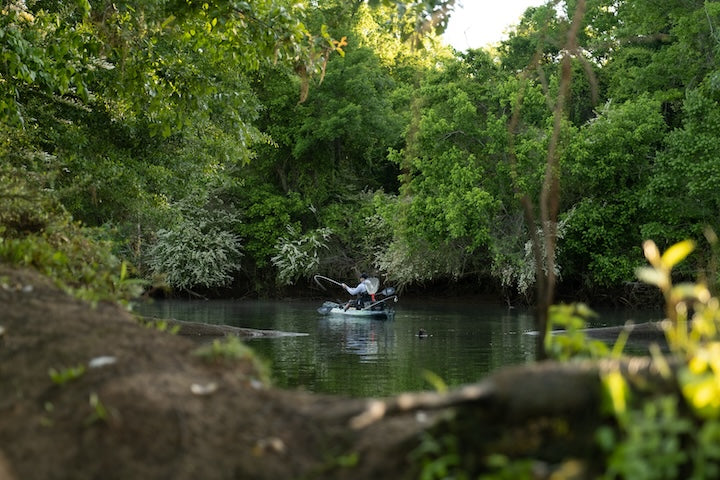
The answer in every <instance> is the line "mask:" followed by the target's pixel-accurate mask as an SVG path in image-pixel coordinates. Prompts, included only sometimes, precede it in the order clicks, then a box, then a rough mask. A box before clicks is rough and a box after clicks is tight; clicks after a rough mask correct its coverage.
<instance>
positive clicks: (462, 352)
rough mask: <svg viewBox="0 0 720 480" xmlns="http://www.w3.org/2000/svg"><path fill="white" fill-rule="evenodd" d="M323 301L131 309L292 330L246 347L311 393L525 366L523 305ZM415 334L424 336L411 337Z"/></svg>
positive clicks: (417, 387)
mask: <svg viewBox="0 0 720 480" xmlns="http://www.w3.org/2000/svg"><path fill="white" fill-rule="evenodd" d="M321 303H322V302H308V301H248V300H243V301H229V300H228V301H225V300H223V301H220V300H212V301H197V300H196V301H177V300H162V301H155V302H152V303H143V304H140V305H136V306H135V309H134V310H135V312H137V313H139V314H141V315H145V316H153V317H159V318H173V319H176V320H184V321H192V322H204V323H213V324H225V325H232V326H236V327H245V328H255V329H264V330H281V331H284V332H296V333H302V334H305V335H303V336H288V337H280V338H255V339H251V340H247V344H248V345H249V346H250V347H252V349H253V350H254V351H255V352H256V353H257V355H258V356H259V357H261V358H262V359H263V360H265V361H266V362H267V363H268V364H269V366H270V371H271V377H272V381H273V384H274V385H275V386H277V387H280V388H291V389H295V388H300V389H305V390H307V391H311V392H316V393H332V394H342V395H350V396H358V397H371V396H388V395H393V394H397V393H400V392H408V391H421V390H432V389H434V388H435V387H436V385H437V384H438V383H437V382H438V381H439V382H441V383H442V384H445V385H447V386H448V387H453V386H458V385H463V384H467V383H473V382H476V381H478V380H480V379H482V378H483V377H484V376H486V375H487V374H488V373H489V372H492V371H494V370H496V369H498V368H500V367H503V366H506V365H515V364H522V363H527V362H531V361H533V359H534V357H535V339H536V337H535V336H533V335H532V331H533V317H532V311H531V310H529V309H522V308H513V309H508V308H507V307H504V306H499V305H487V304H478V303H467V302H451V301H443V302H429V301H428V302H418V301H408V302H403V301H402V299H401V301H400V302H399V303H398V304H397V305H396V306H395V309H396V314H395V317H394V319H392V320H369V319H356V318H349V317H335V316H325V315H320V314H319V313H318V312H317V308H318V307H319V306H320V305H321ZM598 313H599V314H600V316H599V318H598V319H597V320H595V321H594V323H593V324H591V325H590V326H596V327H599V326H612V325H622V324H624V323H625V322H626V321H627V320H633V321H635V322H637V323H639V322H644V321H647V320H648V319H650V318H656V317H657V312H638V311H618V310H613V311H608V312H598ZM420 328H423V329H425V330H426V331H427V333H428V335H429V336H428V337H426V338H421V337H419V336H418V335H417V334H418V331H419V330H420Z"/></svg>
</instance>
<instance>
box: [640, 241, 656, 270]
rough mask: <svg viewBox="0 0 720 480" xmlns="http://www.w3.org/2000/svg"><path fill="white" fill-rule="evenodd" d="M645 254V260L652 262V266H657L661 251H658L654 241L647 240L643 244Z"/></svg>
mask: <svg viewBox="0 0 720 480" xmlns="http://www.w3.org/2000/svg"><path fill="white" fill-rule="evenodd" d="M643 252H644V253H645V258H647V259H648V262H650V264H651V265H655V266H657V264H658V261H659V260H660V250H658V248H657V245H655V242H653V241H652V240H646V241H645V242H643Z"/></svg>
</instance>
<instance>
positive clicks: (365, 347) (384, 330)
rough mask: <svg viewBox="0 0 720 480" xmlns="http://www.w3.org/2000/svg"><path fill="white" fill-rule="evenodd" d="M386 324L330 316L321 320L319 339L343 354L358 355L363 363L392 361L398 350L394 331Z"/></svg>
mask: <svg viewBox="0 0 720 480" xmlns="http://www.w3.org/2000/svg"><path fill="white" fill-rule="evenodd" d="M389 325H390V322H388V321H386V320H373V319H362V318H352V317H340V316H327V317H322V318H320V320H318V335H320V336H325V337H326V338H327V339H328V341H329V342H330V343H335V344H336V345H337V346H338V350H339V351H340V352H343V353H351V354H354V355H357V356H358V357H359V359H360V361H361V362H376V361H378V360H379V359H380V358H381V357H388V356H390V355H391V354H392V351H393V348H394V344H393V343H394V339H393V336H394V329H393V328H389Z"/></svg>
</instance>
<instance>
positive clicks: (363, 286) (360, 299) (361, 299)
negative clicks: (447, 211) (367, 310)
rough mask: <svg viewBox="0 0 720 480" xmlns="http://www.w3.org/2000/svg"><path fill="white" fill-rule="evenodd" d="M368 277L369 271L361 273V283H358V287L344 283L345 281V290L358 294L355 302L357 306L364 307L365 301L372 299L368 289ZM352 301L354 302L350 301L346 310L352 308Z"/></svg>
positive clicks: (343, 285)
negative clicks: (351, 286)
mask: <svg viewBox="0 0 720 480" xmlns="http://www.w3.org/2000/svg"><path fill="white" fill-rule="evenodd" d="M367 279H368V275H367V273H362V274H360V283H358V285H357V287H355V288H350V287H349V286H347V285H346V284H344V283H343V284H342V287H343V288H344V289H345V290H347V292H348V293H349V294H350V295H357V300H356V303H355V305H356V306H357V308H363V306H364V304H365V302H367V301H370V300H371V298H370V294H369V293H368V289H367ZM351 303H352V302H348V303H347V304H346V305H345V310H347V309H348V308H350V304H351Z"/></svg>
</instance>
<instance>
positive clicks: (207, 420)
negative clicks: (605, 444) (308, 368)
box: [0, 267, 673, 480]
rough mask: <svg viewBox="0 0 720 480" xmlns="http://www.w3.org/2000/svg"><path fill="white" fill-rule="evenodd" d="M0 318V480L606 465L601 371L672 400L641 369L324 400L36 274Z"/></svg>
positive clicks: (551, 367) (627, 365)
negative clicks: (524, 462) (424, 465)
mask: <svg viewBox="0 0 720 480" xmlns="http://www.w3.org/2000/svg"><path fill="white" fill-rule="evenodd" d="M0 312H2V316H0V329H1V330H2V331H3V332H4V333H3V334H2V336H1V337H0V478H2V479H3V480H5V479H7V480H35V479H38V480H40V479H42V480H52V479H66V478H77V479H90V478H104V479H127V478H143V479H165V478H173V479H179V480H184V479H198V478H202V479H234V478H253V479H260V480H262V479H279V478H282V479H294V478H313V479H371V478H372V479H379V478H388V479H389V478H392V479H402V478H408V479H409V478H418V473H419V470H420V468H421V465H420V464H419V463H418V461H417V455H416V454H417V452H418V449H419V447H420V446H421V445H422V443H423V441H425V440H426V439H427V438H428V437H427V435H432V436H434V437H436V438H442V437H443V436H446V435H448V434H450V435H452V436H453V437H454V438H455V439H456V444H457V450H458V454H459V455H460V456H461V458H462V461H461V463H462V465H463V467H464V468H466V469H467V470H468V471H469V472H472V473H478V472H482V471H483V468H484V459H485V458H486V457H487V456H488V455H490V454H493V453H500V454H503V455H506V456H508V457H511V458H514V457H523V456H530V457H533V458H537V459H539V460H540V461H544V462H546V463H547V464H548V465H552V464H554V463H556V462H559V461H560V460H562V459H564V458H568V457H575V458H581V459H591V458H597V455H595V454H596V452H595V451H594V447H593V435H592V433H593V431H594V429H595V428H597V426H598V425H600V424H602V423H603V422H606V421H608V419H607V418H604V417H602V416H601V415H600V413H599V412H600V408H599V407H600V405H599V398H600V380H599V379H600V376H601V374H602V373H603V372H607V371H611V370H612V369H618V368H619V369H621V370H622V372H623V373H624V375H625V376H626V378H628V379H629V380H630V381H631V383H632V384H633V385H634V386H635V387H636V388H637V389H639V390H640V389H643V388H647V386H648V385H652V388H653V389H654V390H657V389H658V388H660V389H667V390H671V389H672V388H673V382H672V381H671V380H666V379H665V378H664V377H662V376H660V375H658V374H657V372H655V371H654V370H653V368H652V365H651V364H650V363H649V362H648V361H647V360H646V359H636V360H633V361H630V362H610V361H607V362H598V363H578V364H556V363H542V364H536V365H530V366H523V367H513V368H507V369H503V370H501V371H499V372H497V373H495V374H494V375H491V376H490V377H488V378H487V379H486V380H484V381H482V382H480V383H478V384H475V385H468V386H465V387H462V388H459V389H456V390H453V391H451V392H448V393H444V394H440V393H414V394H403V395H398V396H394V397H392V398H385V399H352V398H345V397H338V396H328V395H313V394H309V393H306V392H300V391H283V390H278V389H273V388H271V387H267V386H263V385H261V383H260V382H259V381H258V376H257V372H256V371H254V370H253V368H252V364H251V363H250V362H227V361H224V360H222V359H216V360H214V361H210V362H208V361H207V359H205V360H203V359H202V358H199V357H198V356H197V355H195V352H196V350H197V348H198V345H197V342H193V341H191V340H189V339H187V338H184V337H181V336H177V335H170V334H168V333H166V332H160V331H157V330H156V329H152V328H147V327H146V326H142V325H139V324H138V322H137V321H136V319H134V318H133V317H132V316H131V315H130V314H129V313H128V312H126V311H124V310H122V309H121V308H119V307H117V306H115V305H109V304H100V305H97V306H96V307H94V308H93V307H91V306H89V305H87V304H85V303H83V302H80V301H78V300H76V299H73V298H71V297H69V296H67V295H65V294H64V293H63V292H61V291H60V290H59V289H57V288H55V287H54V286H53V285H52V284H51V283H50V282H49V281H48V280H47V279H45V278H44V277H41V276H39V275H37V274H35V273H33V272H30V271H18V270H13V269H9V268H3V267H0ZM232 333H233V334H236V333H237V332H232ZM225 334H227V332H225V333H223V335H225ZM49 372H55V374H54V375H52V376H51V375H50V374H49ZM550 471H551V470H548V471H547V472H546V474H547V475H549V472H550ZM543 475H545V474H543ZM541 477H542V475H541Z"/></svg>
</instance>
